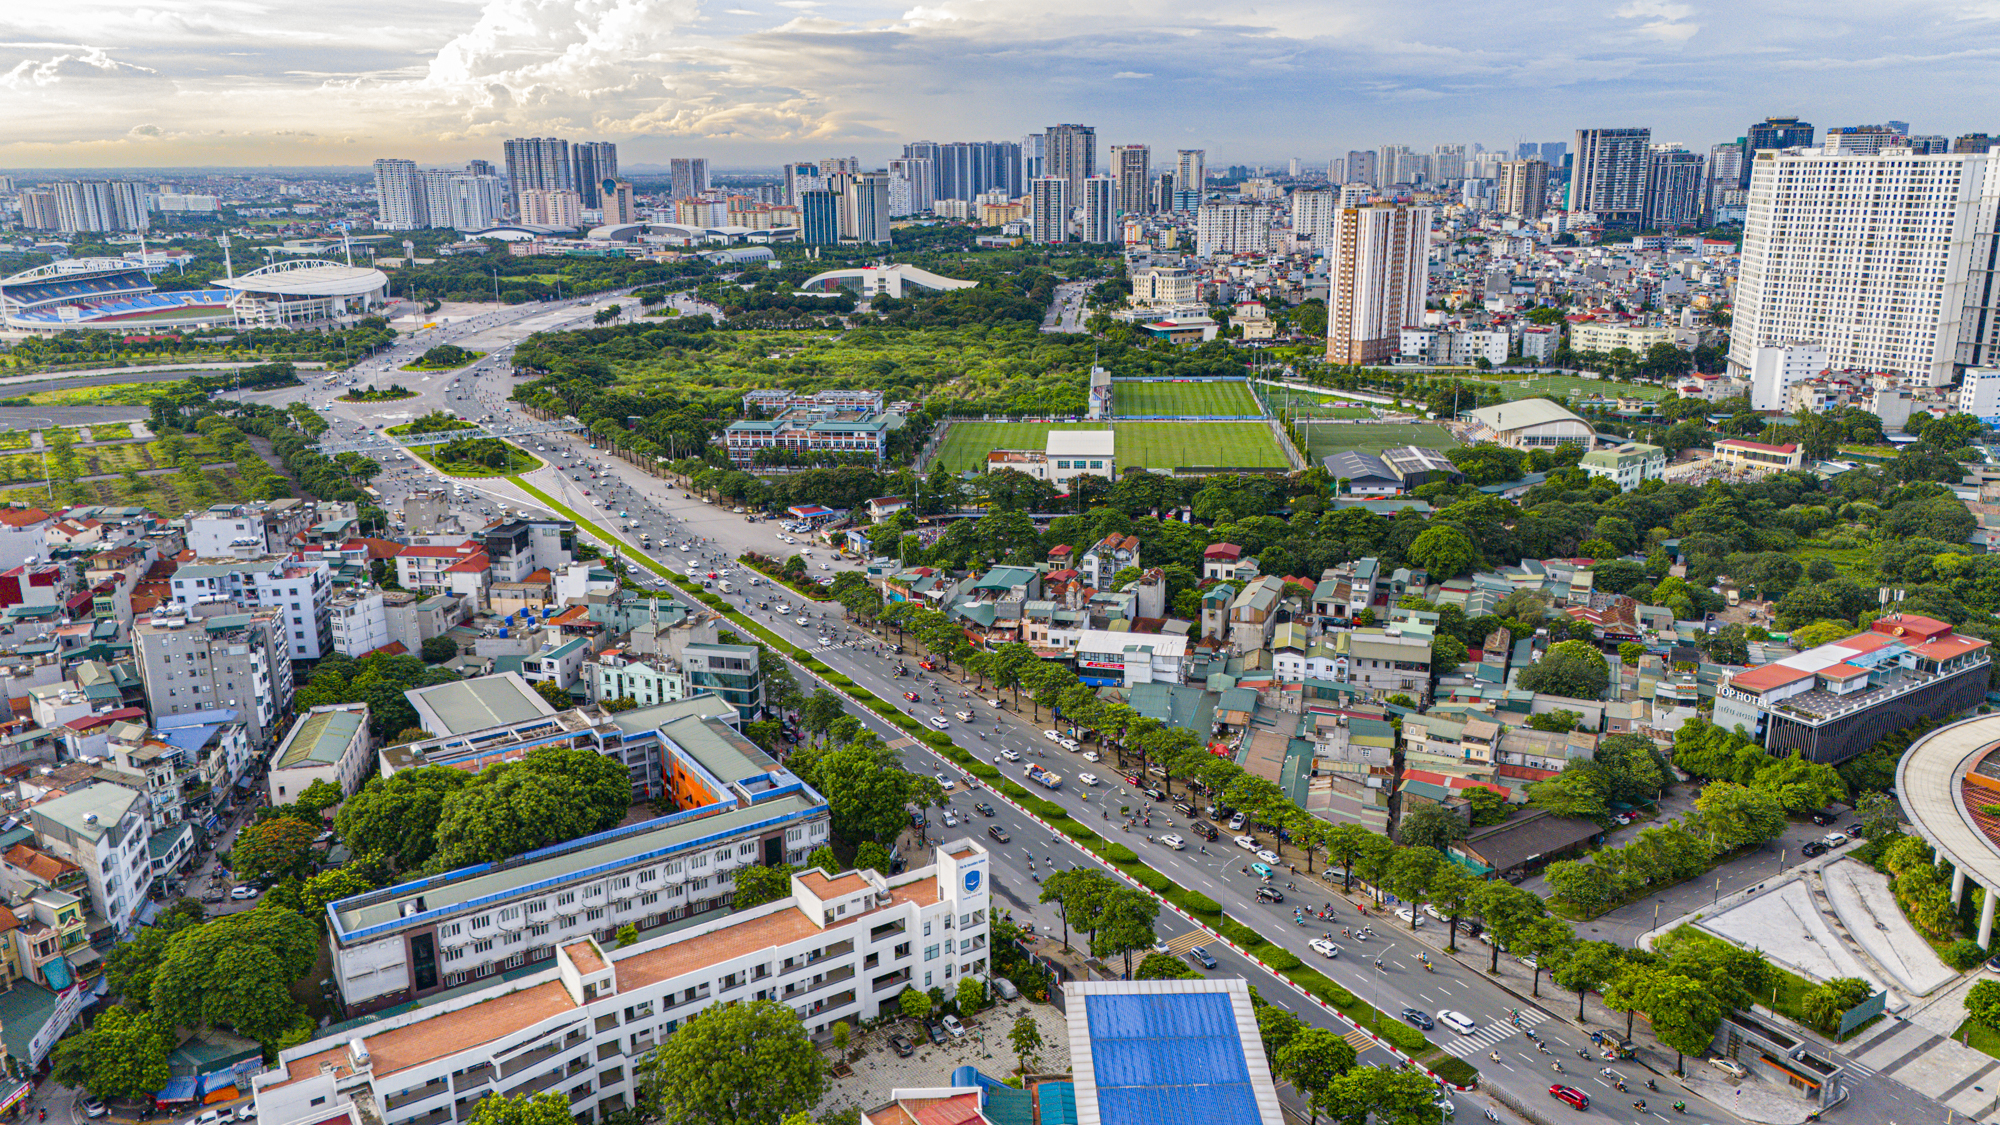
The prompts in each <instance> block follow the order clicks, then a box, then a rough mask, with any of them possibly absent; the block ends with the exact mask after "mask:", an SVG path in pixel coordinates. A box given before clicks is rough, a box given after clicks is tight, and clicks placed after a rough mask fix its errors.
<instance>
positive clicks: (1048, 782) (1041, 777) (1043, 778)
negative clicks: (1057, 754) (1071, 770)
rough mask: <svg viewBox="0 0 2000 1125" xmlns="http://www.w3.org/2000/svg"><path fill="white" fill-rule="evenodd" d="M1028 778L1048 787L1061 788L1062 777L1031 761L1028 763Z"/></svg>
mask: <svg viewBox="0 0 2000 1125" xmlns="http://www.w3.org/2000/svg"><path fill="white" fill-rule="evenodd" d="M1028 780H1029V781H1032V782H1034V783H1035V784H1037V785H1041V786H1045V787H1047V788H1049V789H1061V788H1062V778H1061V777H1060V776H1058V775H1056V774H1053V773H1050V772H1049V771H1047V770H1045V769H1043V768H1042V767H1040V766H1038V765H1035V764H1033V763H1032V762H1031V763H1029V765H1028Z"/></svg>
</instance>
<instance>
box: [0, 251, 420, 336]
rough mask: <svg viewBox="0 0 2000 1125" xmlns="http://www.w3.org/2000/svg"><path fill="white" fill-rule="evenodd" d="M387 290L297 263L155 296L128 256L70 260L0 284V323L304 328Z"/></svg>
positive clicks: (311, 262) (369, 302)
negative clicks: (208, 287) (210, 286)
mask: <svg viewBox="0 0 2000 1125" xmlns="http://www.w3.org/2000/svg"><path fill="white" fill-rule="evenodd" d="M388 286H389V279H388V277H387V275H385V274H383V273H382V272H381V271H380V270H374V269H366V268H363V267H358V266H344V265H340V264H339V263H336V262H328V261H323V260H319V259H301V260H296V261H286V262H278V263H276V264H274V265H269V266H265V267H263V268H262V269H258V270H252V271H251V272H249V273H246V274H244V275H243V276H241V277H233V278H230V279H228V280H226V281H221V282H218V283H217V287H216V288H212V289H196V290H184V291H178V292H172V293H162V292H159V291H157V290H156V289H155V288H154V287H153V282H152V278H151V276H150V275H149V274H148V273H147V271H146V267H145V264H144V263H143V262H141V261H139V260H138V259H136V258H72V259H68V260H65V261H60V262H51V263H49V264H48V265H45V266H36V267H35V268H33V269H30V270H23V271H22V272H20V273H17V274H15V275H14V276H12V277H9V278H6V279H5V280H0V323H4V324H5V325H6V327H8V328H11V329H17V330H26V331H30V332H64V331H69V330H73V329H99V330H107V331H123V330H127V329H131V328H142V327H143V328H162V327H182V328H192V327H226V326H235V325H258V326H269V327H287V328H309V327H313V326H315V325H328V324H337V323H340V322H343V321H347V320H352V319H353V318H355V317H358V316H362V315H365V314H366V313H368V312H370V311H372V310H374V309H377V308H379V307H381V305H382V304H384V303H385V301H386V299H387V298H386V294H387V291H388Z"/></svg>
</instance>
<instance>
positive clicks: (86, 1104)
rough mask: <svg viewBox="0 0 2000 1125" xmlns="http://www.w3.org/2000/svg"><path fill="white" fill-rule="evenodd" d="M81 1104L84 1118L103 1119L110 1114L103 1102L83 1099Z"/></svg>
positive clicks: (94, 1099)
mask: <svg viewBox="0 0 2000 1125" xmlns="http://www.w3.org/2000/svg"><path fill="white" fill-rule="evenodd" d="M81 1104H82V1106H83V1115H84V1116H85V1117H103V1116H104V1115H105V1114H107V1113H110V1112H111V1110H110V1109H109V1108H107V1107H106V1106H105V1104H104V1103H103V1102H101V1101H98V1100H97V1099H96V1098H85V1099H83V1101H82V1103H81Z"/></svg>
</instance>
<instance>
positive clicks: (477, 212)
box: [432, 172, 507, 231]
mask: <svg viewBox="0 0 2000 1125" xmlns="http://www.w3.org/2000/svg"><path fill="white" fill-rule="evenodd" d="M446 193H447V196H448V203H449V209H448V210H447V212H446V214H445V215H444V216H440V217H439V218H437V219H433V220H432V222H433V223H435V224H436V225H438V226H444V225H447V223H449V225H450V226H451V227H452V229H454V230H461V231H476V230H486V229H487V228H489V227H492V226H495V225H497V224H498V223H499V222H500V219H501V217H502V216H503V215H505V214H506V213H507V181H506V180H503V179H501V178H500V177H499V176H475V175H472V174H470V173H466V172H455V173H453V174H452V175H451V177H450V179H449V180H448V181H447V184H446Z"/></svg>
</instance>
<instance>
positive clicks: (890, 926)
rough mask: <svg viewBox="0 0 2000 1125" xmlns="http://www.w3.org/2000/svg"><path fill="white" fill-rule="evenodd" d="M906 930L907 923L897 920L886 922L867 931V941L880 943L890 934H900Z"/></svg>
mask: <svg viewBox="0 0 2000 1125" xmlns="http://www.w3.org/2000/svg"><path fill="white" fill-rule="evenodd" d="M908 928H909V923H907V922H905V921H903V920H902V919H897V920H896V921H894V922H888V923H885V924H883V925H880V926H877V927H875V928H874V929H872V930H869V931H868V940H869V942H871V943H873V942H878V941H881V940H882V939H883V938H885V937H888V936H889V935H891V934H900V933H902V932H903V931H904V930H906V929H908Z"/></svg>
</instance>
